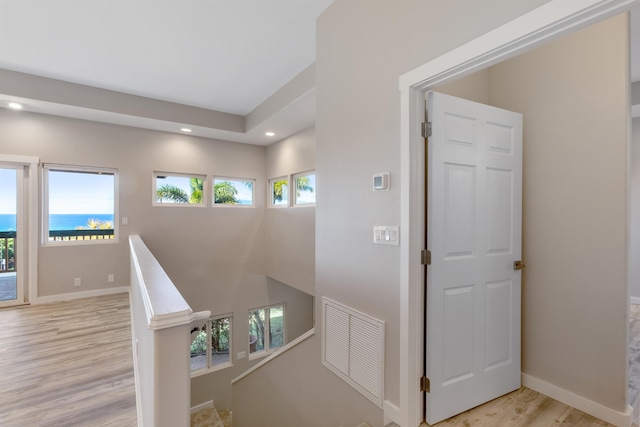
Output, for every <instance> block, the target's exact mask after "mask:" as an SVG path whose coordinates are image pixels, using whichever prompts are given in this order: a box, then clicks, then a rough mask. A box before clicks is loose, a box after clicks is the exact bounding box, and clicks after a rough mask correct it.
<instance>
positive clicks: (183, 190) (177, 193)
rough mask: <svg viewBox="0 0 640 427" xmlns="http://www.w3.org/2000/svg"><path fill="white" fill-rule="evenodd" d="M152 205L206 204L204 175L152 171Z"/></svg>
mask: <svg viewBox="0 0 640 427" xmlns="http://www.w3.org/2000/svg"><path fill="white" fill-rule="evenodd" d="M153 180H154V182H155V185H154V187H153V188H154V190H153V191H154V192H153V198H154V203H153V204H154V205H173V206H176V205H179V206H185V205H186V206H206V201H205V199H204V197H205V185H206V181H207V177H206V176H204V175H189V174H168V173H164V172H154V173H153Z"/></svg>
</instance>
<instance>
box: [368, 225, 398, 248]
mask: <svg viewBox="0 0 640 427" xmlns="http://www.w3.org/2000/svg"><path fill="white" fill-rule="evenodd" d="M398 228H399V227H398V226H395V225H393V226H392V225H375V226H374V227H373V243H374V244H376V245H393V246H399V245H400V233H398Z"/></svg>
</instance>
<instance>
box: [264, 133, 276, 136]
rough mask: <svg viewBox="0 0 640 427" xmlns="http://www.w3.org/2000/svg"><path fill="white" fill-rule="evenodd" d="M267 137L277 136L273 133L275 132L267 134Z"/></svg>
mask: <svg viewBox="0 0 640 427" xmlns="http://www.w3.org/2000/svg"><path fill="white" fill-rule="evenodd" d="M265 135H267V136H276V134H275V133H273V132H265Z"/></svg>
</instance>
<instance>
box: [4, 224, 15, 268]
mask: <svg viewBox="0 0 640 427" xmlns="http://www.w3.org/2000/svg"><path fill="white" fill-rule="evenodd" d="M15 250H16V232H15V231H0V273H5V272H7V271H16V261H15Z"/></svg>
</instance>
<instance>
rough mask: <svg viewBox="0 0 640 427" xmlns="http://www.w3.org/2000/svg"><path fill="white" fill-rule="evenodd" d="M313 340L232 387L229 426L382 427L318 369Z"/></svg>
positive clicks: (370, 409)
mask: <svg viewBox="0 0 640 427" xmlns="http://www.w3.org/2000/svg"><path fill="white" fill-rule="evenodd" d="M319 354H320V336H318V334H316V335H314V336H313V337H311V338H309V339H307V340H306V341H304V342H303V343H302V344H298V345H297V346H296V347H294V348H293V349H291V350H289V351H288V352H286V353H284V354H283V355H281V356H280V357H277V358H276V359H274V360H272V361H271V362H270V363H269V364H268V365H267V366H265V367H263V368H260V369H258V370H257V371H255V372H253V373H251V375H249V376H248V377H245V378H243V379H242V380H240V381H238V382H236V383H235V384H234V385H233V426H234V427H255V426H282V427H285V426H286V427H294V426H296V427H298V426H299V427H303V426H304V427H329V426H345V427H351V426H356V425H359V424H360V423H362V422H363V421H364V422H368V423H369V424H370V425H371V426H372V427H382V425H383V423H382V418H381V417H380V416H379V415H378V413H379V410H378V407H377V406H376V405H374V404H373V403H372V402H370V401H369V400H367V399H364V398H362V396H360V395H359V394H358V392H357V391H355V390H354V389H353V388H351V386H349V385H348V384H347V383H345V382H344V381H342V380H341V379H339V378H338V377H337V376H335V375H333V374H332V373H330V371H328V370H327V369H326V368H325V367H324V366H322V365H321V364H320V363H314V362H316V361H319V360H320V357H319Z"/></svg>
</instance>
